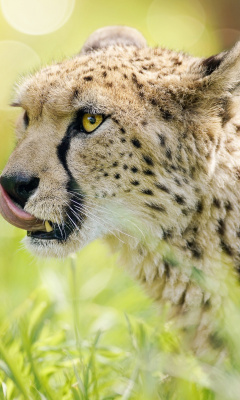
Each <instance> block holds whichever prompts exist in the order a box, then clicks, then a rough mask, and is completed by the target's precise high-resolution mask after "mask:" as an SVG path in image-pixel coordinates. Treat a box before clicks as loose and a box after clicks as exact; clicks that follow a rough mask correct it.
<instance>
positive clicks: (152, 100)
mask: <svg viewBox="0 0 240 400" xmlns="http://www.w3.org/2000/svg"><path fill="white" fill-rule="evenodd" d="M150 102H151V104H152V105H153V106H157V104H158V103H157V101H156V99H154V98H152V99H150Z"/></svg>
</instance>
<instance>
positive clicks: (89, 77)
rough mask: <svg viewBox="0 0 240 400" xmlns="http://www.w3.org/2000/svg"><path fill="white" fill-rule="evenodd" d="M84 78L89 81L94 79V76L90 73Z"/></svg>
mask: <svg viewBox="0 0 240 400" xmlns="http://www.w3.org/2000/svg"><path fill="white" fill-rule="evenodd" d="M83 79H84V81H87V82H88V81H92V80H93V77H92V76H90V75H89V76H84V77H83Z"/></svg>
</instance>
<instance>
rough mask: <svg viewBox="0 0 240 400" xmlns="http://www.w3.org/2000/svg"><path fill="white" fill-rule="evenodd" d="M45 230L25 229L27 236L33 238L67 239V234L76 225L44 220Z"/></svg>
mask: <svg viewBox="0 0 240 400" xmlns="http://www.w3.org/2000/svg"><path fill="white" fill-rule="evenodd" d="M44 225H45V229H46V230H45V231H42V230H39V231H27V236H29V237H32V238H35V239H45V240H53V239H57V240H65V241H66V240H67V238H68V236H69V235H70V234H71V233H72V232H73V230H74V229H75V228H77V225H76V227H74V225H68V224H66V223H65V224H56V223H53V222H51V221H45V222H44Z"/></svg>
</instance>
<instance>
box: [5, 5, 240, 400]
mask: <svg viewBox="0 0 240 400" xmlns="http://www.w3.org/2000/svg"><path fill="white" fill-rule="evenodd" d="M239 15H240V1H239V0H211V1H207V0H201V1H197V0H170V1H166V0H165V1H164V0H162V1H161V0H121V1H120V0H115V1H112V0H101V1H99V0H75V1H74V0H49V1H47V0H21V1H20V0H1V1H0V84H1V87H0V121H1V123H0V169H1V170H2V169H3V167H4V164H5V163H6V161H7V159H8V156H9V154H10V153H11V150H12V149H13V148H14V144H15V138H14V121H15V119H16V117H17V115H18V113H19V110H17V109H11V108H10V107H9V103H10V102H11V99H12V97H13V93H14V89H13V87H14V84H15V83H16V82H20V81H21V79H22V77H23V76H25V75H27V74H28V73H29V72H34V71H35V70H36V69H38V68H39V67H40V66H44V65H46V64H47V63H52V62H54V61H59V60H61V59H63V58H64V57H68V56H71V55H73V54H75V53H77V52H78V51H79V50H80V48H81V46H82V44H83V43H84V41H85V40H86V39H87V37H88V35H89V34H90V33H92V32H93V31H94V30H95V29H97V28H99V27H102V26H105V25H115V24H122V25H129V26H132V27H135V28H137V29H139V30H140V31H141V32H142V33H143V34H144V36H145V37H146V39H147V40H148V43H149V45H151V46H156V45H160V46H165V47H170V48H174V49H177V50H183V51H187V52H190V53H192V54H194V55H196V56H201V57H202V56H210V55H212V54H214V53H217V52H219V51H221V50H223V49H226V48H229V47H230V46H232V45H233V44H234V43H235V42H236V41H237V40H238V39H239V37H240V18H239ZM24 235H25V233H24V232H22V231H21V230H19V229H17V228H14V227H12V226H10V225H9V224H8V223H6V222H5V221H4V220H3V219H2V218H0V339H1V343H0V355H1V357H0V371H1V373H0V398H5V399H6V398H7V399H18V398H19V399H28V398H29V399H30V398H31V399H32V398H33V399H35V398H36V399H38V398H39V399H71V398H74V399H75V398H76V399H96V400H97V399H115V398H122V399H125V400H127V399H138V400H140V399H142V400H154V399H177V400H182V399H188V398H189V399H190V398H191V399H225V398H226V399H228V400H229V399H231V398H232V399H233V398H235V397H234V396H235V394H236V393H240V388H239V386H238V385H237V383H236V382H235V380H234V385H235V386H234V388H235V389H234V390H235V391H234V392H233V394H232V395H231V393H230V394H229V393H228V391H226V393H225V392H224V390H222V388H221V386H220V388H221V389H219V388H217V385H216V382H214V384H211V383H209V382H208V381H207V379H205V378H206V376H205V375H204V374H203V372H202V373H200V372H199V371H201V366H199V365H198V360H196V359H194V357H193V359H191V360H192V361H191V362H192V363H193V364H194V365H195V367H197V371H198V372H199V373H198V374H197V375H196V376H197V378H196V376H195V375H194V373H195V372H194V371H195V370H194V368H192V367H191V368H190V369H189V371H190V370H191V373H190V372H189V371H187V372H186V374H184V373H183V374H181V373H180V374H179V377H178V378H179V379H177V381H175V383H174V384H173V385H172V384H169V383H168V378H167V375H166V374H165V372H164V369H163V368H162V367H160V364H161V363H160V364H159V360H158V361H156V360H155V358H154V356H156V354H157V353H156V351H160V350H161V351H163V352H164V354H165V353H166V354H167V353H168V351H170V352H171V351H173V350H176V348H178V346H179V343H178V336H177V334H176V332H174V331H171V329H170V327H169V325H168V324H167V323H165V321H164V316H160V317H159V316H157V313H156V310H155V306H154V305H152V304H151V301H150V300H149V299H148V298H147V297H146V296H145V294H144V293H143V291H142V290H141V288H140V287H139V286H138V285H137V284H135V283H134V282H132V280H131V279H130V278H129V277H128V276H127V272H125V271H124V269H123V268H119V266H116V265H117V263H116V258H117V257H116V255H110V254H109V252H108V249H106V248H105V246H104V244H102V243H101V242H96V243H92V244H91V245H89V246H88V247H87V248H85V249H84V250H83V251H81V253H80V254H78V256H77V258H76V259H68V260H62V261H59V260H37V259H36V258H35V257H33V256H32V255H31V254H28V253H27V252H26V250H25V249H24V248H23V246H22V245H21V240H22V238H23V236H24ZM100 332H101V333H100ZM159 349H160V350H159ZM185 356H186V355H184V357H185ZM183 362H184V365H186V359H185V358H184V359H183ZM193 364H191V365H193ZM161 365H162V364H161ZM235 366H236V365H235ZM199 368H200V369H199ZM238 371H239V370H238V369H234V370H233V375H234V377H236V380H237V378H238V375H236V374H237V373H238ZM191 374H192V375H191ZM175 375H176V373H175ZM176 382H177V383H176ZM1 385H2V386H1ZM171 385H172V386H171ZM238 390H239V391H238ZM225 396H226V397H225Z"/></svg>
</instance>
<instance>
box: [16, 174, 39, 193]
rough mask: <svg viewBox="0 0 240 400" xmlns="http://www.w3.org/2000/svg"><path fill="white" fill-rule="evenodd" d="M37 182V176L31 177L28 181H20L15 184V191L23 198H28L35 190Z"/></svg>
mask: <svg viewBox="0 0 240 400" xmlns="http://www.w3.org/2000/svg"><path fill="white" fill-rule="evenodd" d="M38 184H39V178H32V179H31V180H30V181H29V182H22V181H20V182H19V183H17V184H16V187H15V190H16V193H17V194H18V195H19V196H21V197H24V198H28V197H29V196H31V194H33V193H34V192H35V190H36V189H37V187H38Z"/></svg>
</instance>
